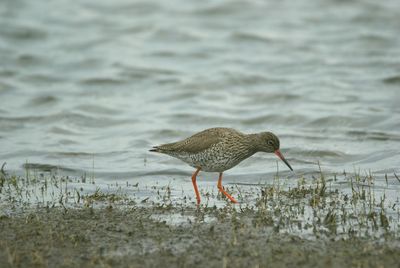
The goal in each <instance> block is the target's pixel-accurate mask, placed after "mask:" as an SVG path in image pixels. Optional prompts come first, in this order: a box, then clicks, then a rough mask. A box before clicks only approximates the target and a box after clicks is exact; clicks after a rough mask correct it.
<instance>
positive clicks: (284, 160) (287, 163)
mask: <svg viewBox="0 0 400 268" xmlns="http://www.w3.org/2000/svg"><path fill="white" fill-rule="evenodd" d="M275 154H276V155H277V156H278V157H279V158H280V159H281V160H282V161H283V162H285V164H286V165H287V166H288V167H289V168H290V170H291V171H293V168H292V167H291V166H290V165H289V162H288V161H286V159H285V158H284V157H283V155H282V153H281V151H279V149H278V150H276V151H275Z"/></svg>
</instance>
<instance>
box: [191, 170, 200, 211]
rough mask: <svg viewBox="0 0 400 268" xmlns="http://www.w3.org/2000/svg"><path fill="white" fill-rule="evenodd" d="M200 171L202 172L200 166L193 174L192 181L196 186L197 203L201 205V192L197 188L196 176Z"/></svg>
mask: <svg viewBox="0 0 400 268" xmlns="http://www.w3.org/2000/svg"><path fill="white" fill-rule="evenodd" d="M199 172H200V168H197V169H196V171H195V172H194V173H193V175H192V183H193V187H194V192H195V193H196V199H197V205H200V194H199V190H198V189H197V183H196V177H197V174H199Z"/></svg>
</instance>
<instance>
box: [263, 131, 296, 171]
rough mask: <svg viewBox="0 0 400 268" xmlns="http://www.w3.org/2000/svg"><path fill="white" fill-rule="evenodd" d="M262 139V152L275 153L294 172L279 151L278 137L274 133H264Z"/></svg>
mask: <svg viewBox="0 0 400 268" xmlns="http://www.w3.org/2000/svg"><path fill="white" fill-rule="evenodd" d="M260 137H261V144H260V151H262V152H266V153H274V154H276V156H278V157H279V158H280V159H281V160H282V161H283V162H285V164H286V165H287V166H288V167H289V168H290V170H292V171H293V168H292V167H291V166H290V164H289V162H288V161H287V160H286V159H285V157H283V155H282V153H281V151H280V150H279V146H280V143H279V139H278V137H277V136H276V135H275V134H274V133H272V132H262V133H261V134H260Z"/></svg>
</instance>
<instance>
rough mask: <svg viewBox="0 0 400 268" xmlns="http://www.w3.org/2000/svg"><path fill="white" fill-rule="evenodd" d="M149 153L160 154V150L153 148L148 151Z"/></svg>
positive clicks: (156, 147)
mask: <svg viewBox="0 0 400 268" xmlns="http://www.w3.org/2000/svg"><path fill="white" fill-rule="evenodd" d="M149 151H150V152H156V153H161V150H160V148H159V147H158V146H153V148H152V149H150V150H149Z"/></svg>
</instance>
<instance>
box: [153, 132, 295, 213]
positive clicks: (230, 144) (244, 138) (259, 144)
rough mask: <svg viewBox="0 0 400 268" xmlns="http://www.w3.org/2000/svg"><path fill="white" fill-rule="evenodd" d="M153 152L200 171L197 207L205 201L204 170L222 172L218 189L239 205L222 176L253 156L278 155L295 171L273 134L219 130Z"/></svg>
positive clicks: (157, 148)
mask: <svg viewBox="0 0 400 268" xmlns="http://www.w3.org/2000/svg"><path fill="white" fill-rule="evenodd" d="M149 151H150V152H157V153H162V154H166V155H169V156H172V157H175V158H178V159H180V160H182V161H183V162H185V163H187V164H189V165H190V166H192V167H194V168H195V169H196V170H195V171H194V173H193V175H192V183H193V188H194V192H195V194H196V200H197V205H200V202H201V198H200V194H199V190H198V188H197V183H196V179H197V175H198V174H199V172H200V171H205V172H218V173H219V179H218V184H217V187H218V190H219V191H220V192H221V193H222V194H223V195H225V196H226V197H227V198H228V199H229V200H230V201H231V202H232V203H238V202H237V201H236V199H235V198H233V197H232V196H231V195H230V194H229V193H227V192H226V191H225V189H224V188H223V186H222V174H223V172H225V171H226V170H228V169H231V168H233V167H234V166H236V165H238V164H239V163H240V162H242V161H243V160H245V159H247V158H249V157H250V156H252V155H253V154H255V153H257V152H265V153H275V155H277V156H278V157H279V158H280V159H281V160H282V161H283V162H284V163H285V164H286V165H287V166H288V167H289V169H290V170H292V171H293V168H292V167H291V166H290V164H289V162H288V161H287V160H286V159H285V158H284V157H283V155H282V153H281V151H280V142H279V138H278V137H277V136H276V135H275V134H273V133H272V132H260V133H254V134H244V133H242V132H240V131H237V130H235V129H233V128H224V127H215V128H209V129H206V130H203V131H201V132H198V133H196V134H194V135H192V136H190V137H188V138H186V139H183V140H181V141H177V142H173V143H166V144H162V145H158V146H153V148H152V149H150V150H149Z"/></svg>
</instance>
